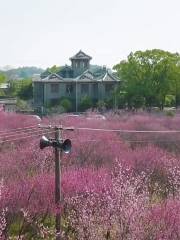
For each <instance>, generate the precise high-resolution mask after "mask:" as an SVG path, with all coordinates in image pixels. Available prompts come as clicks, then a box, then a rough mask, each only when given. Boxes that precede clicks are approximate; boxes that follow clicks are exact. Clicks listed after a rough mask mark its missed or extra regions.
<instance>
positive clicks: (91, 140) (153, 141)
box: [71, 138, 180, 143]
mask: <svg viewBox="0 0 180 240" xmlns="http://www.w3.org/2000/svg"><path fill="white" fill-rule="evenodd" d="M74 140H75V141H76V142H80V143H84V142H100V141H102V139H99V140H98V139H97V140H94V139H90V140H77V139H73V138H72V139H71V141H74ZM108 142H111V143H123V142H129V143H131V142H132V143H148V142H149V143H175V142H180V140H176V141H175V140H170V141H169V140H167V141H166V140H126V139H122V141H118V140H109V141H108Z"/></svg>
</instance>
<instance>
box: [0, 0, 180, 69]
mask: <svg viewBox="0 0 180 240" xmlns="http://www.w3.org/2000/svg"><path fill="white" fill-rule="evenodd" d="M0 33H1V34H0V66H4V65H12V66H15V67H17V66H38V67H43V68H46V67H48V66H52V65H55V64H56V65H64V64H69V57H71V56H72V55H74V54H75V53H76V52H78V51H79V50H80V49H82V50H83V51H84V52H86V53H87V54H89V55H91V56H92V57H93V59H92V62H91V63H92V64H99V65H107V66H108V67H112V66H113V65H114V64H116V63H118V62H119V61H120V60H122V59H124V58H126V56H127V55H128V54H129V53H130V52H131V51H133V52H134V51H136V50H146V49H153V48H159V49H163V50H168V51H171V52H180V0H0Z"/></svg>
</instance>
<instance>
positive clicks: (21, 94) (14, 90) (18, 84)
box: [9, 79, 33, 100]
mask: <svg viewBox="0 0 180 240" xmlns="http://www.w3.org/2000/svg"><path fill="white" fill-rule="evenodd" d="M9 92H10V95H11V96H14V97H18V98H20V99H22V100H28V99H31V98H32V97H33V86H32V80H31V79H23V80H12V81H11V82H10V89H9Z"/></svg>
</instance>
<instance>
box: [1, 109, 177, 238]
mask: <svg viewBox="0 0 180 240" xmlns="http://www.w3.org/2000/svg"><path fill="white" fill-rule="evenodd" d="M38 123H39V121H38V120H37V119H35V118H33V117H30V116H25V115H19V114H7V113H4V112H0V179H3V188H2V187H1V188H0V189H1V190H2V191H3V193H2V194H1V196H0V210H1V211H0V234H1V238H2V239H3V237H4V238H6V239H7V238H8V237H9V239H27V240H28V239H53V238H54V236H55V231H54V214H55V212H56V206H55V204H54V157H53V149H52V148H45V149H43V151H42V150H40V149H39V139H40V137H41V136H42V135H46V136H47V137H53V132H52V133H48V131H47V130H40V129H38V128H36V126H37V124H38ZM42 123H43V124H63V125H65V126H74V127H75V128H76V130H75V131H74V132H64V135H63V137H64V139H65V138H69V139H71V140H72V146H73V147H72V152H71V153H70V154H69V155H63V159H62V161H61V166H62V194H63V202H62V206H61V216H62V230H63V231H62V238H64V239H72V240H75V239H78V240H80V239H98V240H101V239H111V240H114V239H123V240H124V239H132V240H135V239H138V240H141V239H142V240H144V239H153V240H161V239H172V240H176V239H179V232H178V231H179V229H178V225H179V217H178V216H179V215H180V214H179V209H180V208H179V207H180V205H179V203H180V200H179V197H180V192H179V191H180V159H179V150H180V149H179V146H178V141H179V140H180V139H179V138H180V134H179V133H173V134H170V133H168V135H167V134H165V133H145V132H144V133H123V132H114V131H112V132H110V131H90V130H87V129H79V130H77V128H95V129H98V128H103V129H121V130H165V131H166V130H179V129H180V116H179V115H177V116H175V117H173V118H169V117H165V116H155V115H144V114H141V115H130V114H124V115H122V116H119V115H113V114H109V115H106V116H105V117H99V116H98V117H97V113H95V114H93V113H87V115H83V116H78V117H77V116H76V117H74V116H68V115H65V114H64V115H60V116H56V117H53V118H45V119H43V120H42ZM29 126H33V128H32V129H30V130H29V131H27V130H19V131H13V129H15V128H16V129H17V128H24V127H27V128H28V127H29ZM5 130H6V131H7V132H4V131H5ZM8 131H9V132H8ZM11 135H13V137H12V136H11ZM29 136H30V138H29ZM22 137H23V138H22ZM26 137H27V139H26ZM18 138H19V140H17V139H18ZM11 139H16V141H12V142H11V141H10V140H11ZM7 140H8V141H7ZM173 223H174V224H173Z"/></svg>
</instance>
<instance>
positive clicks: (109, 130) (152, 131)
mask: <svg viewBox="0 0 180 240" xmlns="http://www.w3.org/2000/svg"><path fill="white" fill-rule="evenodd" d="M75 130H87V131H101V132H120V133H180V130H160V131H158V130H123V129H105V128H75Z"/></svg>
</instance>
